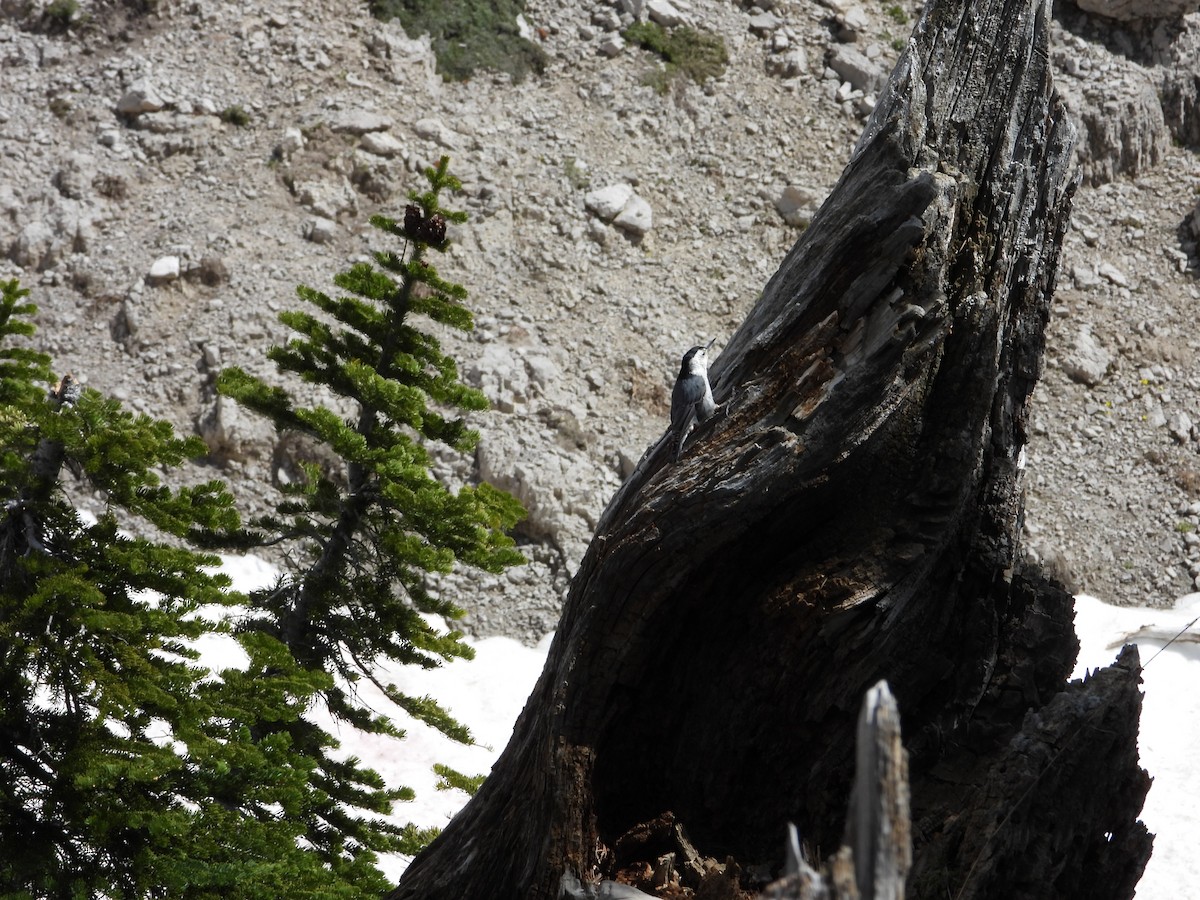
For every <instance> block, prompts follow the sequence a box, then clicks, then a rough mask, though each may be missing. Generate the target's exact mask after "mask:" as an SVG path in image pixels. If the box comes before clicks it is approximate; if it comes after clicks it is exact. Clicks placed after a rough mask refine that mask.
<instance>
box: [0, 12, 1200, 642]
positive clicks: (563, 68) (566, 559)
mask: <svg viewBox="0 0 1200 900" xmlns="http://www.w3.org/2000/svg"><path fill="white" fill-rule="evenodd" d="M757 3H758V5H757V6H748V5H747V6H742V5H739V4H736V3H733V2H726V0H691V2H688V3H685V2H682V0H671V2H670V3H666V2H664V0H650V2H649V3H645V2H643V0H619V2H616V3H610V2H607V0H594V2H587V0H579V2H565V3H563V2H560V3H554V2H550V0H530V2H529V3H528V8H527V11H526V14H525V19H526V23H525V24H526V27H527V28H528V33H529V35H530V37H531V39H532V40H534V41H537V42H538V43H539V44H540V45H541V46H542V47H543V49H544V50H545V51H546V53H547V55H548V61H549V62H548V65H547V68H546V71H545V73H544V74H543V75H542V76H540V77H536V78H533V79H529V80H527V81H525V82H523V83H520V84H512V83H511V82H510V80H509V79H508V78H507V77H499V76H494V75H489V74H480V75H479V76H478V77H476V78H474V79H473V80H471V81H470V82H468V83H443V82H442V81H441V79H440V78H439V77H438V76H437V75H436V73H435V70H434V60H433V55H432V53H431V50H430V47H429V43H428V40H427V39H426V40H422V39H420V38H416V37H410V36H407V35H405V34H404V33H403V31H401V30H400V28H399V27H398V26H396V25H394V24H383V23H381V22H379V21H376V20H374V19H372V18H371V17H370V16H369V15H368V14H367V11H366V6H365V4H362V5H361V6H360V5H355V4H341V3H334V2H332V0H306V2H303V3H301V2H295V0H293V2H289V0H277V2H268V0H250V2H247V3H238V4H217V3H205V2H161V3H159V4H157V6H156V7H155V9H154V11H153V12H152V13H145V12H139V11H137V10H136V9H134V8H133V7H126V6H120V5H113V4H111V3H95V4H89V3H87V2H84V3H82V4H81V6H80V9H79V10H78V11H77V12H76V14H75V19H74V21H73V24H72V26H71V27H70V28H68V29H65V30H63V29H58V30H57V31H56V32H54V33H52V31H53V30H52V29H49V28H48V27H47V25H48V24H49V23H51V21H52V19H51V18H49V17H47V16H46V15H45V14H44V13H45V10H46V6H45V5H44V4H36V3H35V4H32V5H31V4H29V3H18V2H12V0H0V64H2V66H3V68H2V71H3V73H4V74H3V81H4V90H3V92H0V171H2V172H3V178H2V179H0V278H9V277H19V278H20V279H21V280H22V282H23V283H24V284H25V285H26V286H28V287H31V288H32V289H33V299H34V300H35V301H36V302H37V303H38V305H39V306H40V309H41V311H40V313H39V322H40V332H39V340H40V342H41V345H42V346H43V347H45V349H47V350H49V351H50V352H52V353H53V354H54V357H55V361H56V365H57V367H58V368H59V369H60V370H64V371H65V370H71V371H73V372H74V373H75V374H76V375H77V376H78V377H81V378H83V379H86V381H87V383H88V384H90V385H92V386H94V387H96V388H99V389H101V390H103V391H105V392H108V393H111V394H113V395H115V396H117V397H119V398H121V399H122V400H124V401H126V402H127V403H128V404H129V405H130V406H131V407H133V408H134V409H137V410H143V411H145V412H148V413H151V414H153V415H156V416H161V417H165V418H168V419H170V420H172V421H173V422H174V423H175V424H176V425H177V426H178V427H179V428H180V429H182V430H185V431H198V432H199V433H201V434H203V435H204V436H205V438H206V439H207V440H208V441H209V443H210V445H211V446H212V447H213V448H214V451H215V454H216V458H217V459H218V460H219V463H217V464H216V465H219V471H218V473H217V474H220V475H222V476H223V477H226V478H228V479H229V480H230V481H231V482H233V483H234V485H235V487H236V488H237V490H238V493H239V495H240V496H241V497H242V498H243V504H244V506H245V508H246V511H247V512H251V513H252V512H254V511H255V510H256V509H261V508H262V507H263V506H264V505H265V504H266V503H268V502H269V501H270V499H271V493H272V491H273V487H272V484H273V483H275V482H278V481H279V480H282V479H286V478H288V477H289V474H288V473H289V472H292V471H294V465H295V461H296V459H298V458H304V457H306V456H311V454H312V449H311V448H309V447H307V446H305V444H304V442H302V441H298V440H296V439H294V438H293V437H287V436H285V437H283V438H278V437H277V436H275V435H273V434H271V433H270V432H269V430H268V429H266V428H265V427H264V426H263V425H262V424H261V423H259V422H256V421H255V420H253V419H252V418H250V417H248V416H246V415H245V414H241V413H239V412H238V411H237V410H236V409H234V408H231V407H230V406H229V405H228V404H225V403H222V402H219V401H217V400H216V398H215V397H214V395H213V391H212V387H211V382H212V379H213V377H214V375H215V373H216V372H217V371H219V369H220V367H222V366H225V365H231V364H236V365H240V366H242V367H244V368H247V369H249V370H251V371H254V372H258V373H264V374H265V373H267V372H268V364H267V363H266V360H265V359H264V352H265V350H266V348H267V347H268V346H269V345H270V344H272V343H276V342H280V341H283V340H285V339H286V337H287V335H286V331H285V329H283V328H282V326H280V325H279V324H278V323H277V322H276V321H275V314H276V312H277V311H278V310H280V309H283V308H286V307H289V306H292V305H294V304H295V303H296V300H295V295H294V288H295V286H296V285H297V284H307V285H311V286H313V287H317V288H320V289H326V290H328V289H330V286H331V285H330V278H331V276H332V275H333V274H334V273H335V272H336V271H338V270H339V269H341V268H343V267H344V266H345V265H347V264H348V263H349V262H352V261H354V260H358V259H361V258H363V257H364V254H366V253H368V252H369V251H370V250H372V249H377V248H383V247H385V246H387V245H386V243H385V242H384V241H382V240H381V239H380V236H379V235H377V233H376V232H375V231H374V229H372V228H371V227H370V226H369V225H368V224H367V218H368V216H369V215H370V214H372V213H374V212H377V211H379V212H385V213H396V212H397V211H398V210H399V209H400V208H401V206H402V204H403V202H404V197H405V193H406V191H407V190H408V189H410V188H412V187H416V186H418V185H419V181H418V176H417V175H416V174H415V173H416V172H417V171H419V168H420V167H421V166H422V165H425V164H428V163H429V162H431V161H432V160H434V159H436V157H437V156H439V155H441V154H443V153H447V154H449V155H450V156H451V157H452V160H453V169H454V170H455V171H457V173H458V174H459V176H460V177H461V178H462V179H463V181H464V185H465V193H464V195H463V196H462V197H461V198H460V199H461V202H462V205H464V206H465V208H466V209H467V210H468V212H469V213H470V214H471V221H470V222H469V223H468V224H467V225H466V226H463V227H462V228H461V229H459V230H458V232H457V234H456V235H455V237H456V239H457V243H456V245H455V247H454V248H453V249H452V252H451V254H450V256H449V257H448V258H447V259H446V260H445V261H444V263H443V265H442V266H441V267H440V268H441V271H442V273H443V275H445V276H447V277H449V278H451V279H453V280H458V281H461V282H463V283H464V284H465V285H466V286H467V288H468V289H469V290H470V292H471V298H470V300H469V303H470V305H471V306H472V308H473V309H475V310H476V311H477V312H478V318H477V322H478V328H477V330H476V332H475V333H474V334H473V335H472V336H470V337H467V338H459V337H458V336H455V335H446V336H445V340H446V341H447V342H448V345H449V346H450V347H451V348H453V352H454V353H455V355H456V357H457V358H458V359H459V360H460V361H461V365H462V370H463V372H464V373H465V374H466V376H467V377H468V379H469V380H470V381H472V382H473V383H475V384H477V385H478V386H480V387H481V388H482V389H483V390H484V391H485V392H486V393H487V394H488V395H489V397H490V398H491V399H492V401H493V403H494V409H493V410H491V411H490V412H488V413H486V414H483V415H480V416H479V417H478V419H477V423H476V424H477V426H478V428H479V429H480V431H481V432H482V433H483V438H482V441H481V443H480V447H479V450H478V454H477V457H476V459H473V460H459V459H453V458H445V459H443V460H440V461H439V463H438V470H439V472H440V474H442V475H443V476H444V477H446V478H448V479H450V480H453V481H463V480H468V479H472V478H476V477H480V476H482V477H485V478H487V479H489V480H492V481H494V482H496V483H498V484H500V485H502V486H505V487H507V488H509V489H510V490H512V491H514V492H515V493H516V494H517V495H518V496H519V497H521V499H522V500H523V501H524V502H525V503H526V505H527V507H528V508H529V510H530V518H529V520H528V522H526V523H525V524H524V525H523V526H522V535H523V540H524V541H525V542H526V543H527V546H526V550H527V555H528V556H529V558H530V563H529V564H528V565H527V566H523V567H521V568H519V569H517V570H514V571H511V572H509V573H507V574H506V575H505V576H503V577H500V578H484V579H482V580H480V579H477V578H475V577H474V576H469V577H468V576H455V577H453V578H450V579H448V583H447V588H448V589H450V590H458V591H461V592H462V593H463V602H464V605H466V606H468V607H469V608H470V609H471V610H472V613H471V618H470V620H469V622H468V625H469V627H470V628H471V629H473V630H475V631H476V632H478V633H484V634H486V633H494V632H505V633H508V634H512V635H514V636H518V637H522V638H524V639H526V640H534V639H536V637H537V636H539V635H540V634H542V633H544V632H545V631H547V630H549V629H551V628H553V627H554V624H555V622H556V620H557V611H558V605H559V602H560V599H561V596H562V594H563V593H564V592H565V589H566V586H567V584H568V582H569V578H570V576H571V574H572V572H573V570H574V567H575V566H576V565H577V563H578V561H579V559H580V557H581V555H582V553H583V550H584V548H585V547H586V545H587V542H588V540H589V537H590V532H591V528H592V527H593V525H594V523H595V521H596V519H597V517H598V515H599V513H600V511H601V510H602V509H603V507H604V505H605V503H606V502H607V499H608V497H609V496H610V495H611V494H612V492H613V491H614V489H615V488H616V487H617V485H618V484H619V483H620V479H621V478H622V477H623V475H624V474H625V473H627V472H628V471H629V469H630V467H631V466H632V465H633V464H634V463H635V462H636V460H637V459H638V457H639V456H640V455H641V453H642V451H643V450H644V448H645V447H646V446H647V445H648V444H650V443H651V442H653V441H654V440H656V439H657V438H658V437H659V435H660V434H661V433H662V431H663V429H664V428H665V425H666V421H667V407H668V399H669V390H670V385H671V381H672V379H673V377H674V374H675V371H676V370H677V367H678V359H679V357H680V355H681V354H682V352H683V351H684V350H685V349H686V348H687V347H688V346H690V345H692V344H694V343H697V342H700V341H707V340H708V339H709V338H716V339H717V350H719V349H720V347H721V345H722V343H723V339H724V338H725V337H727V336H728V335H729V334H730V333H731V332H732V331H733V329H734V328H735V326H736V325H737V323H738V322H739V321H740V319H741V317H742V316H743V315H744V314H745V312H746V311H747V310H748V309H749V307H750V306H751V305H752V304H753V303H754V301H755V299H756V297H757V296H758V292H759V290H760V289H761V288H762V286H763V285H764V284H765V282H766V280H767V279H768V278H769V277H770V275H771V274H772V272H773V271H774V269H775V266H776V265H777V264H778V262H779V261H780V260H781V259H782V257H783V255H784V253H785V252H786V251H787V249H788V248H789V247H790V246H791V244H792V243H793V242H794V241H795V240H796V239H797V237H798V236H799V234H800V229H801V228H802V227H803V226H804V225H805V224H806V223H807V220H808V218H809V216H811V214H812V212H813V210H814V209H815V208H816V206H817V205H819V203H820V202H821V200H822V199H823V198H824V196H825V195H826V193H827V192H828V190H829V188H830V187H831V186H832V184H833V183H834V182H835V180H836V179H837V177H838V175H839V173H840V171H841V168H842V166H843V165H844V162H845V160H846V159H847V156H848V153H849V150H850V147H851V146H852V145H853V143H854V142H855V141H856V140H857V138H858V135H859V133H860V131H861V129H862V126H863V123H864V121H865V116H866V115H867V114H869V112H870V109H871V106H872V99H873V92H874V91H875V90H877V89H878V88H879V86H880V85H881V84H882V82H883V80H884V79H885V78H886V75H887V73H888V71H890V68H891V66H892V65H893V64H894V62H895V60H896V58H897V56H898V53H899V50H900V49H902V48H903V45H904V39H905V38H906V37H907V33H908V31H909V30H910V29H911V26H912V21H913V20H914V19H915V17H916V16H917V15H918V14H919V7H918V5H917V4H916V3H914V2H912V0H900V2H897V3H891V4H886V5H885V4H882V3H870V2H867V3H858V2H855V0H827V2H826V4H825V5H822V4H818V3H816V2H815V0H757ZM1195 5H1196V4H1194V3H1193V4H1192V6H1195ZM1129 6H1130V4H1128V3H1124V4H1123V5H1122V9H1127V8H1128V7H1129ZM1139 9H1140V10H1141V13H1140V14H1141V15H1142V16H1143V18H1140V19H1136V20H1134V21H1132V22H1128V21H1126V22H1120V23H1118V22H1115V21H1113V20H1110V19H1105V18H1103V17H1102V16H1100V15H1098V14H1096V13H1085V12H1082V11H1080V10H1079V9H1076V8H1074V7H1066V6H1064V7H1063V8H1061V9H1060V10H1059V11H1058V13H1057V19H1056V24H1055V50H1054V62H1055V64H1056V71H1057V79H1058V85H1059V89H1060V91H1061V92H1062V93H1063V95H1064V97H1065V98H1066V100H1067V102H1068V104H1069V105H1070V108H1071V109H1072V111H1073V114H1074V116H1075V117H1076V119H1077V121H1078V124H1079V126H1080V133H1081V141H1080V162H1081V172H1082V175H1083V178H1084V183H1083V186H1082V187H1081V188H1080V190H1079V192H1078V194H1077V197H1076V204H1075V215H1074V219H1073V225H1074V227H1073V230H1072V232H1071V233H1070V235H1069V236H1068V240H1067V244H1066V247H1065V250H1064V254H1063V263H1064V265H1063V271H1062V273H1061V274H1060V277H1059V290H1058V294H1057V296H1056V298H1055V303H1054V314H1053V319H1052V322H1051V326H1050V351H1049V354H1048V360H1047V367H1046V373H1045V377H1044V380H1043V383H1042V385H1041V386H1040V387H1039V390H1038V395H1037V413H1036V421H1035V433H1034V434H1033V436H1032V441H1031V443H1030V446H1029V448H1028V454H1027V462H1028V485H1029V504H1028V516H1027V529H1028V538H1029V540H1028V545H1029V547H1030V550H1031V552H1033V553H1035V554H1037V555H1039V556H1040V557H1042V558H1043V559H1045V560H1046V561H1047V562H1048V563H1050V564H1051V565H1052V566H1053V567H1054V569H1055V571H1057V572H1058V573H1059V574H1060V576H1061V577H1062V578H1063V579H1064V580H1066V581H1067V582H1069V584H1070V585H1071V586H1072V587H1074V588H1076V589H1080V590H1086V591H1088V592H1091V593H1096V594H1098V595H1100V596H1101V597H1104V598H1106V599H1109V600H1112V601H1116V602H1121V603H1155V604H1160V603H1168V602H1170V601H1172V600H1173V599H1174V598H1175V597H1176V596H1177V595H1178V594H1180V593H1183V592H1185V591H1187V590H1190V589H1192V588H1193V584H1194V583H1195V582H1196V581H1197V579H1198V578H1200V535H1198V533H1197V530H1196V526H1197V525H1198V524H1200V458H1198V457H1197V451H1198V443H1197V439H1198V437H1200V434H1198V431H1197V427H1196V424H1195V423H1197V422H1200V407H1198V402H1200V367H1198V366H1197V362H1196V356H1197V350H1198V349H1200V327H1198V325H1197V315H1196V309H1197V299H1198V298H1200V291H1198V285H1197V266H1198V261H1197V251H1196V235H1197V232H1198V231H1200V228H1198V227H1197V226H1196V225H1193V219H1192V214H1193V211H1194V209H1195V207H1196V200H1197V193H1198V191H1200V159H1198V157H1197V155H1196V149H1197V147H1196V144H1197V143H1198V142H1200V114H1198V113H1197V100H1196V97H1197V94H1198V93H1200V68H1198V67H1197V63H1196V62H1195V60H1196V59H1198V58H1200V53H1198V52H1197V51H1198V50H1200V15H1197V14H1195V13H1192V14H1190V15H1187V16H1185V17H1183V18H1178V17H1176V18H1173V19H1155V18H1152V17H1151V18H1144V16H1146V15H1147V14H1159V13H1160V12H1161V10H1156V9H1152V8H1151V6H1150V5H1148V4H1145V5H1142V6H1141V7H1139ZM1172 14H1173V15H1174V14H1175V12H1172ZM634 15H641V16H646V15H653V16H654V17H655V18H657V19H659V20H661V21H664V22H670V21H672V20H675V19H678V20H679V21H680V22H682V23H684V24H690V25H694V26H696V27H700V28H703V29H705V30H707V31H710V32H713V33H715V34H717V35H720V36H721V37H722V38H723V40H724V42H725V45H726V47H727V49H728V52H729V58H730V62H729V65H728V67H727V69H726V71H725V73H724V74H723V75H722V76H721V77H719V78H717V79H715V80H711V81H708V82H707V83H705V84H704V85H702V86H700V85H696V84H693V83H691V82H689V81H687V80H677V81H674V82H673V83H670V84H669V86H668V88H667V90H666V91H665V92H663V93H659V92H658V91H657V90H656V89H655V88H654V87H651V86H649V85H648V84H646V83H645V81H646V80H647V79H646V76H647V73H650V72H652V71H654V70H655V69H656V68H657V67H658V65H659V64H658V62H657V61H656V59H655V58H654V57H653V56H652V55H650V54H649V53H647V52H646V51H644V50H641V49H638V48H636V47H633V46H629V45H626V44H625V42H624V41H623V40H621V39H620V37H619V34H618V31H619V30H620V29H621V28H622V27H623V26H624V25H626V24H628V23H629V22H631V21H633V18H634ZM212 475H213V468H212V466H211V465H210V466H207V467H203V468H201V467H197V469H196V470H195V471H193V472H191V473H190V475H189V477H196V478H200V477H205V478H207V477H212ZM79 502H80V503H81V504H82V505H87V503H88V502H89V501H88V498H83V497H80V498H79Z"/></svg>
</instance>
